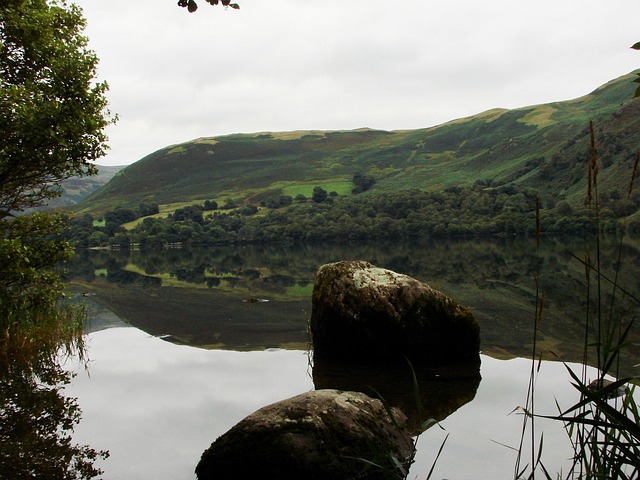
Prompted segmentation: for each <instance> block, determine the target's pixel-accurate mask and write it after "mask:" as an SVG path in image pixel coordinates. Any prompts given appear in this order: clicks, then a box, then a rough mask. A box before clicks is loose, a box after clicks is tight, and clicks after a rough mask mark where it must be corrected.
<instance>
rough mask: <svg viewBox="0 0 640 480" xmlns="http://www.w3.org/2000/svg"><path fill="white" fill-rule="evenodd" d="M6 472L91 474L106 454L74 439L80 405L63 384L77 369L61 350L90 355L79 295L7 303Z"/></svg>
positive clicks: (17, 475) (2, 417)
mask: <svg viewBox="0 0 640 480" xmlns="http://www.w3.org/2000/svg"><path fill="white" fill-rule="evenodd" d="M2 307H3V309H4V310H3V311H2V316H0V318H2V320H3V322H2V324H3V326H2V336H0V478H2V479H4V478H6V479H21V478H38V479H40V478H42V479H85V478H94V477H96V476H97V475H99V474H100V473H101V472H100V471H99V470H98V469H96V468H95V467H94V466H93V464H94V461H95V460H97V459H98V458H106V456H107V455H108V454H107V452H97V451H95V450H93V449H92V448H90V447H88V446H80V445H75V444H73V443H72V438H71V434H72V433H73V429H74V427H75V426H76V425H77V423H78V422H79V421H80V415H81V412H80V409H79V407H78V405H77V402H76V400H75V399H73V398H67V397H65V396H64V395H63V393H62V391H61V389H62V388H63V387H64V386H65V385H66V384H68V383H69V381H70V378H71V374H70V373H69V372H67V371H65V370H64V369H63V368H62V366H61V361H62V360H63V357H66V358H69V356H71V355H74V356H75V355H77V356H78V357H79V358H82V357H83V355H84V344H83V337H82V329H83V322H84V320H85V319H86V313H85V312H86V311H85V309H84V308H83V307H82V306H81V305H78V304H74V303H60V304H56V303H53V304H40V305H34V304H31V305H27V306H26V307H25V306H24V305H22V304H20V303H19V302H15V303H14V304H13V305H11V308H10V309H7V308H6V307H7V305H4V304H3V305H2Z"/></svg>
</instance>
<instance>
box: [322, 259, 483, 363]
mask: <svg viewBox="0 0 640 480" xmlns="http://www.w3.org/2000/svg"><path fill="white" fill-rule="evenodd" d="M311 332H312V336H313V345H314V353H315V355H327V356H330V357H346V358H348V357H353V358H360V359H382V360H385V361H386V360H390V359H392V360H398V361H401V360H403V359H404V358H405V357H406V358H409V359H410V360H412V361H414V362H418V363H424V362H443V363H449V362H465V361H477V360H478V359H479V349H480V328H479V325H478V322H477V321H476V319H475V317H474V316H473V314H472V313H471V310H470V309H469V308H467V307H465V306H463V305H461V304H459V303H458V302H456V301H455V300H453V299H451V298H450V297H448V296H447V295H445V294H443V293H442V292H439V291H437V290H435V289H433V288H431V287H430V286H429V285H427V284H425V283H423V282H420V281H418V280H416V279H414V278H412V277H409V276H407V275H403V274H400V273H396V272H393V271H391V270H387V269H383V268H379V267H376V266H374V265H372V264H370V263H368V262H364V261H349V262H337V263H331V264H327V265H323V266H322V267H320V268H319V269H318V272H317V275H316V282H315V284H314V289H313V295H312V313H311Z"/></svg>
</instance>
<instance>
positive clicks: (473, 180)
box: [72, 74, 640, 247]
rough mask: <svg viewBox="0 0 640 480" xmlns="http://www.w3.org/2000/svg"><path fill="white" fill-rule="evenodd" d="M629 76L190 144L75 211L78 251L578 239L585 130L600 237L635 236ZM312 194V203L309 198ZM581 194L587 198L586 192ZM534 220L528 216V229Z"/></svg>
mask: <svg viewBox="0 0 640 480" xmlns="http://www.w3.org/2000/svg"><path fill="white" fill-rule="evenodd" d="M634 78H635V74H630V75H627V76H624V77H621V78H619V79H616V80H614V81H611V82H609V83H607V84H606V85H604V86H602V87H600V88H598V89H596V90H595V91H594V92H592V93H590V94H589V95H586V96H584V97H581V98H577V99H574V100H569V101H565V102H555V103H549V104H544V105H537V106H531V107H524V108H519V109H514V110H498V109H496V110H490V111H487V112H484V113H481V114H478V115H474V116H472V117H468V118H462V119H458V120H454V121H451V122H449V123H446V124H443V125H439V126H437V127H432V128H425V129H419V130H407V131H392V132H387V131H379V130H371V129H360V130H354V131H298V132H280V133H256V134H236V135H228V136H221V137H215V138H200V139H197V140H193V141H191V142H187V143H183V144H180V145H173V146H170V147H167V148H164V149H162V150H159V151H157V152H154V153H152V154H151V155H148V156H147V157H145V158H143V159H142V160H140V161H138V162H136V163H135V164H133V165H131V166H129V167H127V168H125V169H124V170H121V171H120V172H118V174H117V175H116V176H115V177H114V178H113V179H112V180H111V181H110V182H109V183H107V184H106V185H105V186H104V187H102V188H100V189H99V190H97V191H96V192H94V193H93V194H92V195H90V196H89V197H87V198H86V199H85V200H84V201H82V202H81V203H80V204H79V205H78V206H77V207H76V209H75V211H76V213H77V215H76V216H75V220H74V228H73V233H72V236H73V238H74V239H75V240H76V242H77V244H78V245H79V246H107V245H114V244H116V245H119V246H121V247H126V246H129V245H131V244H134V245H140V246H151V247H159V246H163V245H167V244H186V243H190V244H223V243H248V242H253V243H255V242H263V243H264V242H267V243H271V242H280V241H288V242H291V241H293V242H317V241H331V240H334V241H342V240H344V239H359V240H361V239H372V238H396V239H411V238H416V237H424V236H442V235H488V234H491V235H495V234H501V235H513V234H530V233H532V231H533V230H535V229H536V225H539V228H540V231H542V232H546V233H583V232H586V231H589V230H590V229H592V228H593V225H594V224H593V217H592V213H593V210H592V207H593V206H595V204H594V203H592V205H586V204H585V199H586V197H587V185H588V182H587V172H588V168H587V166H588V164H589V162H590V159H591V156H592V155H591V136H590V128H589V124H590V122H593V125H594V136H595V145H596V148H597V153H598V154H597V156H598V162H599V163H598V166H599V168H598V174H597V191H598V197H597V198H598V203H597V206H598V211H599V217H600V219H601V222H600V224H599V226H600V228H601V229H603V230H608V231H615V230H618V229H619V228H621V226H622V225H626V226H627V227H628V228H629V229H630V230H632V231H637V232H640V213H639V212H640V191H639V189H638V188H637V187H636V188H635V189H634V190H632V191H631V193H630V192H629V185H630V181H631V178H632V176H633V175H635V174H636V173H637V169H636V167H637V160H638V155H639V151H640V99H633V93H634V84H633V82H632V80H633V79H634ZM316 194H317V195H316ZM592 198H593V197H592ZM536 216H538V220H539V221H536Z"/></svg>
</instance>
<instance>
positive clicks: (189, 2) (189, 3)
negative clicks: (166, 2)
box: [178, 0, 240, 13]
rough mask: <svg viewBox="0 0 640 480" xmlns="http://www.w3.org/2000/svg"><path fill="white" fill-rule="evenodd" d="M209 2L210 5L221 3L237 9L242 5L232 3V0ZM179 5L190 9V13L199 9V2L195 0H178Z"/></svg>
mask: <svg viewBox="0 0 640 480" xmlns="http://www.w3.org/2000/svg"><path fill="white" fill-rule="evenodd" d="M207 3H208V4H209V5H218V4H221V5H222V6H224V7H231V8H234V9H236V10H237V9H239V8H240V5H238V4H237V3H231V0H207ZM178 6H179V7H183V8H186V9H187V10H189V13H193V12H195V11H196V10H197V9H198V4H197V3H196V2H195V1H194V0H178Z"/></svg>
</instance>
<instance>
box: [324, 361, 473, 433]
mask: <svg viewBox="0 0 640 480" xmlns="http://www.w3.org/2000/svg"><path fill="white" fill-rule="evenodd" d="M313 383H314V385H315V388H316V390H319V389H324V388H333V389H337V390H346V391H355V392H362V393H365V394H367V395H369V396H370V397H373V398H380V399H382V400H383V401H384V402H386V403H387V404H388V405H389V406H392V407H398V408H399V409H400V410H402V412H404V414H405V415H406V416H407V418H408V422H409V429H410V431H411V432H412V434H413V435H418V434H420V433H421V432H422V425H423V424H424V422H425V421H427V420H430V419H433V420H436V421H441V420H444V419H445V418H446V417H448V416H449V415H451V414H452V413H453V412H455V411H456V410H457V409H458V408H460V407H461V406H462V405H464V404H466V403H469V402H470V401H471V400H473V398H474V397H475V394H476V391H477V390H478V386H479V385H480V361H478V363H475V364H467V365H455V366H452V367H450V368H447V367H438V368H430V367H426V366H415V367H413V366H410V365H409V364H405V365H390V366H381V365H379V364H377V365H368V364H353V363H351V364H346V365H345V364H344V362H340V363H338V362H335V363H332V362H328V361H327V360H320V359H315V360H314V365H313Z"/></svg>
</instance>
